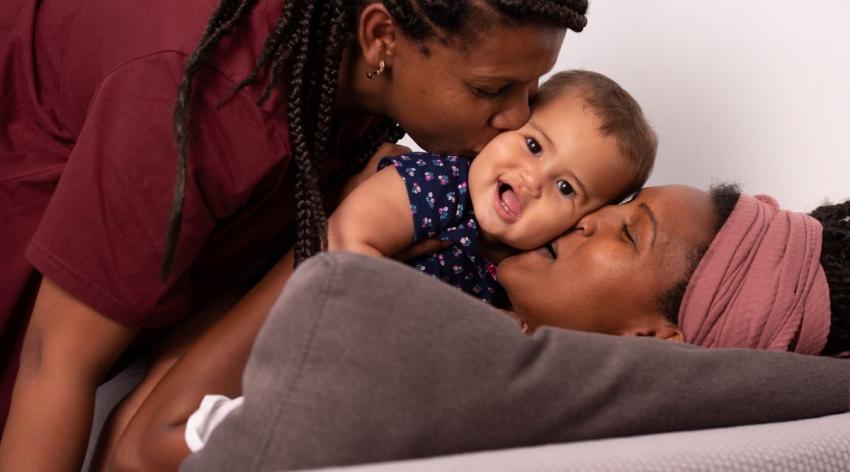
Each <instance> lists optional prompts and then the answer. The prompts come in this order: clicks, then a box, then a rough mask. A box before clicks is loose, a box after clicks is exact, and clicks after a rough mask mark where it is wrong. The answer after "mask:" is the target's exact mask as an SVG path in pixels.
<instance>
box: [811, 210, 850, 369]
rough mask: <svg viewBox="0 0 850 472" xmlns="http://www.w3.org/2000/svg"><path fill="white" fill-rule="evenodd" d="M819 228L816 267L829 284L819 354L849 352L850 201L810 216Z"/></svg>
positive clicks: (812, 213) (816, 211) (814, 212)
mask: <svg viewBox="0 0 850 472" xmlns="http://www.w3.org/2000/svg"><path fill="white" fill-rule="evenodd" d="M810 215H811V216H812V217H814V218H815V219H816V220H818V221H820V223H821V225H823V246H822V248H821V253H820V265H821V266H822V267H823V271H824V273H825V274H826V281H827V283H828V284H829V308H830V312H831V313H832V314H831V318H830V325H829V335H828V336H827V338H826V346H825V347H824V348H823V351H822V354H824V355H832V354H838V353H841V352H844V351H850V200H847V201H846V202H844V203H838V204H835V205H823V206H820V207H818V208H816V209H815V210H814V211H813V212H811V213H810Z"/></svg>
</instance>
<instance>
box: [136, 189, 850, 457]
mask: <svg viewBox="0 0 850 472" xmlns="http://www.w3.org/2000/svg"><path fill="white" fill-rule="evenodd" d="M814 215H816V217H817V218H819V219H820V221H821V222H822V224H823V227H824V228H825V229H824V231H823V238H822V236H821V223H819V222H818V220H817V219H815V218H814V217H810V216H807V215H805V214H803V213H799V212H790V211H784V210H779V209H778V206H777V205H776V203H775V202H774V201H773V200H772V199H770V198H769V197H763V196H760V197H751V196H749V195H746V194H741V193H740V191H739V190H738V188H737V187H735V186H731V185H721V186H716V187H714V188H712V189H711V190H710V191H709V192H704V191H701V190H697V189H694V188H691V187H685V186H666V187H654V188H647V189H644V190H643V191H641V192H640V193H639V194H638V195H637V196H635V197H634V198H633V199H632V200H631V201H630V202H628V203H626V204H622V205H609V206H606V207H603V208H602V209H599V210H597V211H595V212H593V213H590V214H588V215H586V216H584V217H583V218H581V219H580V220H579V222H578V224H577V225H576V227H575V229H573V230H570V231H569V232H568V233H567V234H565V235H563V236H561V237H559V238H558V239H557V240H555V241H554V242H552V243H550V244H547V245H546V246H545V247H543V248H540V249H537V250H532V251H526V252H523V253H520V254H518V255H514V256H509V257H507V258H506V259H504V260H503V261H502V263H501V264H500V265H499V267H498V277H499V280H500V282H501V283H502V284H503V286H504V288H505V290H506V292H507V294H508V297H509V298H510V301H511V302H512V310H513V312H514V313H515V316H516V318H517V320H518V321H519V323H520V325H522V326H523V328H525V330H527V331H535V330H539V329H540V328H541V327H544V326H554V327H560V328H567V329H569V330H577V331H589V332H597V333H605V334H614V335H624V336H646V337H657V338H663V339H670V340H676V341H685V342H687V343H691V344H697V345H702V346H706V347H748V348H756V349H770V350H781V351H786V350H788V351H795V352H799V353H805V354H819V353H824V354H834V353H837V352H840V351H843V350H847V349H850V337H848V336H847V328H846V326H847V324H848V320H850V316H848V313H847V311H848V304H847V275H846V274H847V270H848V269H847V268H848V267H850V261H848V249H847V238H848V234H850V229H848V217H850V202H845V203H844V204H840V205H831V206H824V207H821V208H819V209H818V210H816V211H815V212H814ZM822 239H823V246H824V250H823V252H821V240H822ZM729 248H732V249H736V250H735V251H732V252H731V253H730V252H729ZM819 259H820V260H819ZM820 261H823V262H820ZM821 264H823V266H822V265H821ZM824 268H826V276H824ZM827 280H829V283H830V288H831V289H833V290H830V291H829V292H827V287H826V284H827ZM800 287H803V289H800ZM706 293H708V294H711V295H706ZM763 293H768V294H771V297H770V298H769V299H767V298H764V299H761V298H759V295H760V294H763ZM715 294H716V295H715ZM773 294H776V297H775V298H774V297H773V296H772V295H773ZM830 294H831V295H832V300H833V301H832V312H833V322H832V326H831V328H832V329H830V323H829V320H828V317H829V306H830V304H829V303H830V301H829V297H830ZM409 296H410V297H414V298H415V297H416V295H415V294H409ZM730 296H731V297H732V299H731V300H730V299H729V298H730ZM683 297H684V303H683V302H682V300H683ZM387 298H391V297H387ZM742 302H744V303H742ZM680 306H681V308H680ZM278 312H279V313H281V314H282V313H283V312H285V306H284V305H280V307H279V308H278ZM708 315H711V316H710V317H709V316H708ZM387 316H391V315H387ZM463 316H468V315H463ZM341 323H342V324H343V325H344V324H345V323H346V322H345V321H341ZM267 329H269V330H271V328H267ZM340 329H342V328H340ZM826 330H829V342H827V333H826ZM549 335H552V332H551V331H548V330H547V336H549ZM266 336H267V337H268V336H272V335H270V334H266ZM272 337H274V338H275V339H278V338H277V335H274V336H272ZM285 339H286V335H280V340H279V342H284V340H285ZM364 341H365V340H364V339H361V340H359V341H358V340H356V339H355V340H351V342H352V343H354V344H358V343H363V342H364ZM417 342H418V340H412V339H411V340H408V341H407V343H408V344H413V345H416V344H417ZM512 342H513V341H512ZM466 348H467V349H471V350H473V351H474V350H476V347H470V346H466ZM320 349H321V348H320ZM676 355H678V354H676ZM718 355H727V354H726V353H723V354H718ZM736 355H739V356H742V358H744V359H746V358H747V356H746V355H745V354H741V353H740V352H739V353H736ZM352 356H354V357H356V355H354V354H352ZM710 358H711V357H710V356H706V357H704V359H710ZM645 361H646V362H647V363H652V362H654V361H653V360H652V359H649V358H647V359H645ZM284 364H287V362H286V361H285V360H281V365H284ZM731 368H732V366H731V365H729V366H724V367H723V369H724V370H725V371H727V372H729V371H728V369H731ZM270 369H271V368H270ZM266 375H271V374H270V373H269V372H266ZM304 375H314V374H304ZM315 375H317V376H320V375H321V374H315ZM354 377H355V378H358V380H360V379H359V377H357V376H354ZM706 380H707V378H706ZM363 382H365V380H363ZM727 382H728V379H727ZM358 384H361V383H360V382H358ZM364 384H365V383H364ZM771 388H772V387H771ZM845 394H846V392H845ZM262 395H264V398H266V399H271V398H275V395H271V394H269V392H264V393H262ZM281 395H283V393H281ZM241 406H242V400H241V399H237V400H235V401H227V400H226V399H225V398H223V397H220V396H211V397H209V398H208V399H206V400H205V401H204V402H203V405H202V407H201V409H200V410H199V411H198V413H196V414H194V415H193V418H192V421H191V422H190V424H189V426H188V427H187V428H186V441H187V443H188V444H189V445H190V447H191V448H192V450H198V449H199V448H201V447H203V445H204V441H205V440H206V438H207V437H209V435H210V433H211V430H212V428H213V427H214V425H215V424H217V423H218V422H219V421H221V420H222V418H224V417H226V416H227V415H228V413H229V412H230V411H232V410H233V409H235V408H240V407H241ZM265 407H266V408H272V406H271V405H266V406H265ZM166 408H171V406H170V405H169V406H167V407H166ZM796 408H797V407H796V406H795V407H793V408H789V409H788V410H785V411H790V410H794V409H796ZM782 411H783V409H780V410H777V411H776V414H777V415H780V414H784V413H782ZM378 416H380V415H378ZM745 417H746V415H744V416H741V417H740V418H745ZM773 419H777V418H773ZM183 420H185V417H183V418H182V419H179V417H178V418H177V419H176V418H175V417H170V418H168V421H165V423H167V424H168V425H169V426H168V428H172V429H174V431H175V432H178V433H180V435H182V433H183V429H184V426H183V424H182V421H183ZM314 420H315V419H314ZM311 421H312V420H311ZM667 421H670V422H671V423H670V424H678V423H679V422H681V421H686V420H683V419H677V420H675V421H674V420H672V419H670V418H668V419H667ZM739 421H743V422H746V421H747V420H743V419H741V420H739ZM665 424H666V423H665ZM727 424H729V423H727ZM731 424H741V423H731ZM706 426H707V425H703V427H706ZM610 427H611V428H612V429H611V431H615V430H618V426H617V425H610ZM677 427H678V426H676V427H672V426H668V428H671V429H675V428H677ZM653 428H658V426H656V425H653V424H646V425H644V429H639V430H637V431H638V432H649V431H654V430H655V429H653ZM662 430H665V429H663V428H662ZM632 433H634V431H633V432H632ZM150 434H161V433H157V432H156V430H154V431H150ZM149 439H151V438H149ZM154 440H155V441H157V443H158V444H159V445H160V446H161V447H163V446H165V447H167V448H168V449H169V450H180V449H182V450H183V451H186V449H185V447H186V445H184V444H181V439H180V438H179V437H175V436H172V442H171V443H170V444H169V443H168V442H166V441H165V437H164V436H163V437H162V438H161V439H158V440H157V439H154ZM549 440H551V439H549V438H547V439H546V441H549ZM514 445H516V444H514ZM184 453H185V452H184Z"/></svg>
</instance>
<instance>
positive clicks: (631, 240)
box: [622, 223, 637, 249]
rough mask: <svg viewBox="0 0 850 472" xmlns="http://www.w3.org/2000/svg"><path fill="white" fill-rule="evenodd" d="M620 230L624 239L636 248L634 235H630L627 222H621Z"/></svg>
mask: <svg viewBox="0 0 850 472" xmlns="http://www.w3.org/2000/svg"><path fill="white" fill-rule="evenodd" d="M622 232H623V237H624V238H625V240H626V241H627V242H628V243H629V244H631V245H632V246H634V248H635V249H637V241H635V238H634V236H632V233H631V231H630V230H629V226H628V225H627V224H625V223H623V228H622Z"/></svg>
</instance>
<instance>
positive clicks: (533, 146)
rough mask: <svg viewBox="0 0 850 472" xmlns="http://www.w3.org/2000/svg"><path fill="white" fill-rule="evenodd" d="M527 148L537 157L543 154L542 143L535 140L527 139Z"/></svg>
mask: <svg viewBox="0 0 850 472" xmlns="http://www.w3.org/2000/svg"><path fill="white" fill-rule="evenodd" d="M525 146H526V147H527V148H528V150H529V152H531V153H532V154H535V155H537V154H540V153H541V152H543V147H542V146H540V143H538V142H537V140H536V139H534V138H525Z"/></svg>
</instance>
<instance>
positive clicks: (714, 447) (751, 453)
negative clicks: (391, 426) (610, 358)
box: [321, 413, 850, 472]
mask: <svg viewBox="0 0 850 472" xmlns="http://www.w3.org/2000/svg"><path fill="white" fill-rule="evenodd" d="M321 470H323V471H325V472H330V471H335V472H390V471H393V472H422V471H437V470H439V471H464V472H467V471H472V472H475V471H481V472H484V471H487V472H498V471H529V472H532V471H533V472H557V471H582V472H584V471H587V472H597V471H598V472H609V471H610V472H614V471H617V472H619V471H630V472H631V471H633V472H641V471H670V472H674V471H675V472H691V471H693V472H696V471H753V472H756V471H758V472H761V471H789V472H790V471H794V472H797V471H799V472H819V471H824V472H827V471H829V472H832V471H850V413H845V414H841V415H832V416H825V417H822V418H813V419H807V420H799V421H789V422H785V423H770V424H763V425H752V426H739V427H734V428H719V429H707V430H702V431H686V432H679V433H666V434H654V435H646V436H635V437H630V438H618V439H605V440H597V441H583V442H576V443H569V444H558V445H549V446H540V447H529V448H519V449H505V450H500V451H491V452H480V453H473V454H461V455H455V456H445V457H437V458H431V459H419V460H411V461H400V462H391V463H382V464H372V465H364V466H355V467H340V468H328V469H321Z"/></svg>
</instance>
